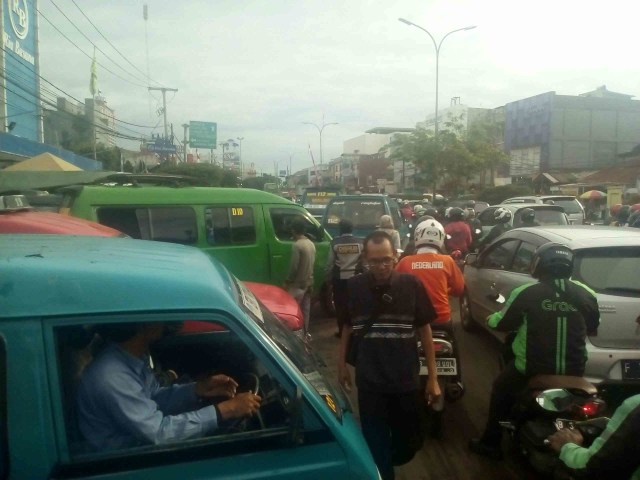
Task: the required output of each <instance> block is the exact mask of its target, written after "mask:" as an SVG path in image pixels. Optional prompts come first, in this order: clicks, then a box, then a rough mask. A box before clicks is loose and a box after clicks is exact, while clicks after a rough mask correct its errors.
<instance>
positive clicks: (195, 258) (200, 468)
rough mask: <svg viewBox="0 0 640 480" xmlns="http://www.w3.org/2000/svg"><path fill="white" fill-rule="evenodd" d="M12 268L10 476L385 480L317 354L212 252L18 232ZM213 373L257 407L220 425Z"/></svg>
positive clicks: (0, 395) (8, 264) (4, 347)
mask: <svg viewBox="0 0 640 480" xmlns="http://www.w3.org/2000/svg"><path fill="white" fill-rule="evenodd" d="M0 263H1V264H2V265H3V267H2V269H0V292H1V294H0V478H2V479H8V480H27V479H28V480H37V479H45V478H56V479H71V478H86V479H96V480H97V479H101V480H115V479H125V478H126V479H140V480H147V479H154V480H164V479H175V478H180V479H181V480H196V479H197V480H217V479H220V480H222V479H231V478H238V479H239V478H242V479H249V478H250V479H254V480H259V479H265V480H266V479H269V480H313V479H324V478H331V479H335V480H338V479H345V480H347V479H361V480H365V479H367V480H368V479H376V478H379V475H378V472H377V470H376V466H375V463H374V462H373V459H372V458H371V454H370V452H369V449H368V448H367V445H366V443H365V441H364V439H363V437H362V435H361V433H360V429H359V428H358V426H357V423H356V421H355V418H354V415H353V413H352V412H351V411H350V408H349V404H348V400H347V398H346V396H345V395H344V394H343V392H342V391H341V389H340V387H338V386H337V385H336V383H335V381H334V380H331V379H330V378H331V377H329V376H327V375H326V374H327V373H329V372H328V371H327V368H326V367H325V366H323V364H322V363H321V362H320V361H319V358H318V357H317V354H316V353H315V352H314V350H313V348H312V346H311V345H308V344H306V343H305V342H303V341H302V340H301V339H300V338H298V337H296V336H295V335H293V334H292V332H290V331H289V330H288V329H287V328H285V327H284V326H283V325H282V323H281V322H279V321H278V320H277V319H276V318H275V317H274V316H273V314H272V313H271V312H270V311H269V310H268V309H266V308H265V306H264V305H263V304H262V303H261V302H260V301H259V300H258V299H257V298H256V297H255V296H254V295H253V294H252V293H251V291H250V290H249V289H247V288H246V287H244V285H243V283H242V282H240V281H239V280H238V279H237V278H236V277H234V276H233V275H231V274H230V273H229V271H228V270H227V269H226V268H224V266H222V265H221V264H220V263H219V262H217V261H216V260H214V259H212V258H211V257H209V256H207V255H206V254H204V253H203V252H202V251H200V250H198V249H196V248H192V247H185V246H182V245H173V244H169V243H162V242H150V241H144V240H134V239H131V238H107V237H89V236H67V235H14V234H7V235H0ZM149 331H153V332H156V333H154V334H153V336H152V337H148V336H147V335H148V332H149ZM109 332H111V333H109ZM114 334H117V335H119V338H116V336H115V335H114ZM140 335H143V336H144V338H147V339H149V340H150V341H148V342H147V343H145V345H144V347H145V348H144V350H143V349H141V348H140V343H139V340H140V338H141V336H140ZM132 338H133V339H132ZM211 375H221V376H229V377H231V378H233V379H235V380H236V381H237V383H238V390H237V394H240V395H242V393H241V392H243V391H244V392H248V391H251V392H252V393H253V394H254V395H259V396H260V397H261V399H262V400H261V403H260V406H259V408H258V409H257V410H255V411H253V412H251V415H247V416H244V417H237V416H236V419H235V420H232V419H229V418H225V417H224V416H223V415H222V414H221V413H220V410H217V411H216V412H215V415H214V413H213V411H214V410H215V409H216V408H217V407H215V406H214V405H219V404H220V402H224V401H225V400H227V399H226V398H224V397H223V398H217V399H216V398H212V395H205V394H203V393H201V392H202V391H201V390H200V391H199V390H197V389H196V388H194V384H195V383H196V382H197V381H198V380H199V379H202V378H208V377H209V376H211ZM87 393H90V394H91V395H90V400H88V398H89V396H87V395H86V394H87ZM226 394H227V395H229V393H228V392H226ZM245 395H246V393H245ZM205 413H207V414H206V415H205ZM211 417H212V418H211ZM90 427H91V428H90Z"/></svg>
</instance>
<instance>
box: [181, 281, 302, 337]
mask: <svg viewBox="0 0 640 480" xmlns="http://www.w3.org/2000/svg"><path fill="white" fill-rule="evenodd" d="M242 283H244V284H245V286H246V287H247V288H248V289H249V290H251V293H253V294H254V295H255V296H256V297H257V298H258V300H260V301H261V302H262V303H263V304H264V306H265V307H267V308H268V309H269V311H271V313H273V314H274V315H275V316H276V317H278V319H279V320H280V321H281V322H282V324H283V325H284V326H285V327H287V328H288V329H289V330H291V331H292V332H293V333H295V334H296V335H298V336H300V338H302V337H303V327H304V319H303V316H302V310H300V305H298V302H296V301H295V300H294V299H293V297H292V296H291V295H289V294H288V293H287V292H286V291H284V290H283V289H282V288H280V287H276V286H274V285H267V284H266V283H255V282H242ZM217 330H224V327H217V326H216V325H215V324H212V323H210V322H200V321H197V320H186V321H185V322H184V325H183V326H182V328H181V329H180V333H186V334H188V333H196V332H213V331H217Z"/></svg>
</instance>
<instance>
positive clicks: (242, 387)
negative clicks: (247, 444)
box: [221, 373, 265, 433]
mask: <svg viewBox="0 0 640 480" xmlns="http://www.w3.org/2000/svg"><path fill="white" fill-rule="evenodd" d="M238 384H239V385H238V388H237V390H236V394H238V393H244V392H251V393H253V394H254V395H259V392H260V378H258V376H257V375H255V374H253V373H246V374H243V376H242V378H240V379H239V380H238ZM260 396H262V395H260ZM253 418H255V419H256V420H257V421H258V424H259V425H260V429H261V430H264V429H265V425H264V421H263V419H262V414H261V413H260V410H258V411H257V412H256V414H255V417H242V418H237V419H234V420H229V421H228V422H227V425H225V426H223V427H222V429H221V430H223V431H225V432H226V433H239V432H244V431H246V430H247V428H248V426H249V423H250V422H251V420H252V419H253Z"/></svg>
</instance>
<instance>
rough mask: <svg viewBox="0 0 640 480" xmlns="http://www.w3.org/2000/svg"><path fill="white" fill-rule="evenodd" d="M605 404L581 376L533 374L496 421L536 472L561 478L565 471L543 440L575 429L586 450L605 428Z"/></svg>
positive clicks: (556, 456)
mask: <svg viewBox="0 0 640 480" xmlns="http://www.w3.org/2000/svg"><path fill="white" fill-rule="evenodd" d="M605 409H606V404H605V402H604V400H602V398H600V396H599V395H598V391H597V389H596V387H595V386H594V385H592V384H591V383H589V382H588V381H587V380H585V379H584V378H583V377H573V376H567V375H536V376H534V377H532V378H531V379H530V381H529V383H528V386H527V389H526V390H525V391H524V393H523V394H522V395H521V397H520V399H519V401H518V402H516V405H515V406H514V408H513V409H512V412H511V415H510V418H509V419H508V420H507V421H504V422H500V425H501V427H502V428H504V429H505V430H506V431H507V432H508V434H509V436H510V437H511V439H512V441H513V443H514V446H515V447H516V448H517V450H518V451H519V452H520V453H521V454H522V455H523V457H524V458H525V459H526V460H527V461H528V463H529V464H530V465H531V467H533V469H534V470H536V471H537V472H538V473H541V474H544V475H546V476H550V477H551V476H554V475H556V476H561V475H562V474H563V473H562V472H563V471H565V469H564V468H563V465H562V462H561V461H560V459H559V458H558V455H557V454H556V453H555V452H554V451H552V450H551V448H550V447H549V441H548V440H547V438H548V437H549V436H550V435H552V434H553V433H554V432H556V431H557V430H560V429H563V428H570V429H574V428H575V429H578V430H579V431H580V433H581V434H582V436H583V438H584V444H583V446H585V447H588V446H589V445H590V444H591V443H592V442H593V441H594V440H595V439H596V438H597V437H598V436H599V435H600V434H601V433H602V431H603V430H604V429H605V427H606V424H607V423H608V421H609V419H608V418H606V417H604V416H603V413H604V411H605Z"/></svg>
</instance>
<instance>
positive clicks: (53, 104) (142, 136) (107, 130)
mask: <svg viewBox="0 0 640 480" xmlns="http://www.w3.org/2000/svg"><path fill="white" fill-rule="evenodd" d="M0 77H2V78H4V79H5V80H7V81H9V82H11V83H12V84H14V85H16V86H17V87H18V88H19V89H21V90H23V91H24V92H26V93H27V94H28V95H30V96H32V97H34V98H35V99H37V100H39V101H41V102H43V103H45V104H47V105H49V106H52V107H56V108H57V105H56V104H55V103H52V102H50V101H48V100H47V99H44V98H42V97H41V96H40V95H33V94H32V93H31V92H29V91H27V90H26V89H25V88H24V87H23V86H21V85H20V84H18V83H17V82H16V81H15V80H13V79H11V78H9V77H7V76H6V75H5V74H4V72H3V73H0ZM4 88H5V90H7V91H9V92H11V93H13V94H14V95H17V96H18V97H20V98H22V99H23V100H26V101H28V102H33V100H32V99H31V98H27V97H25V96H24V95H21V94H20V93H18V92H16V91H15V90H12V89H11V88H9V87H8V86H6V85H5V87H4ZM84 121H85V122H86V123H88V124H89V125H92V126H93V127H95V128H99V129H102V130H103V131H105V132H108V133H109V134H111V135H113V136H114V137H117V138H122V139H125V140H135V141H140V140H142V139H144V135H143V134H139V136H137V137H134V136H131V135H126V134H123V133H120V132H118V131H117V130H112V129H110V128H108V127H105V126H104V125H99V124H97V123H93V122H91V121H89V120H88V119H84ZM134 133H138V132H134Z"/></svg>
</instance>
